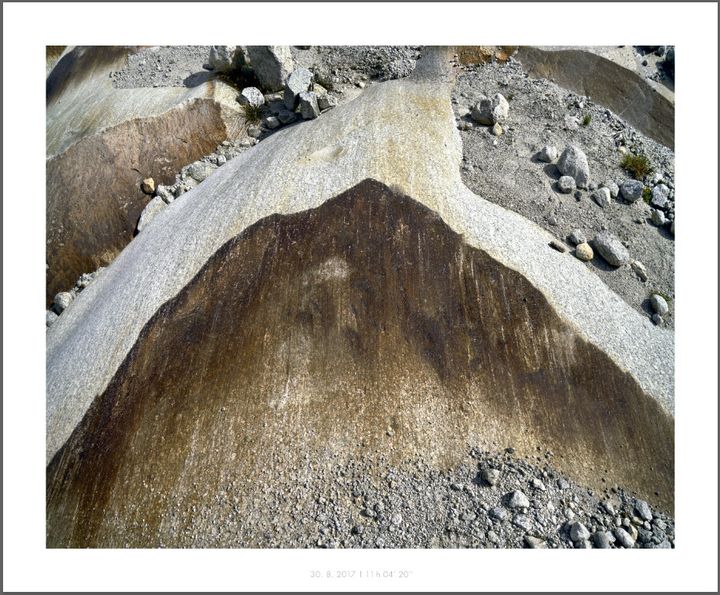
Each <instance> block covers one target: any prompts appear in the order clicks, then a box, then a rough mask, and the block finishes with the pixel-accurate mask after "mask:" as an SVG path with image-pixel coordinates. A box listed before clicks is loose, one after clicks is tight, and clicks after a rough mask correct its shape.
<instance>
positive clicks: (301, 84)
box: [283, 68, 315, 110]
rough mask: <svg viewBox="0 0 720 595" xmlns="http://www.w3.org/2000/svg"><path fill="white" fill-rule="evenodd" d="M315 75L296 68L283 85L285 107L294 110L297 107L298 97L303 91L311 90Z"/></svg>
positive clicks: (304, 69) (305, 69) (306, 70)
mask: <svg viewBox="0 0 720 595" xmlns="http://www.w3.org/2000/svg"><path fill="white" fill-rule="evenodd" d="M314 79H315V75H313V73H312V72H310V71H309V70H308V69H307V68H296V69H295V70H293V72H292V74H291V75H290V76H289V77H288V79H287V82H286V83H285V93H284V96H283V100H284V102H285V107H286V108H287V109H289V110H294V109H295V108H296V107H297V103H298V95H300V93H302V92H304V91H310V90H312V86H313V81H314Z"/></svg>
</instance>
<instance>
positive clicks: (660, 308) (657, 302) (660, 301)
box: [650, 293, 670, 316]
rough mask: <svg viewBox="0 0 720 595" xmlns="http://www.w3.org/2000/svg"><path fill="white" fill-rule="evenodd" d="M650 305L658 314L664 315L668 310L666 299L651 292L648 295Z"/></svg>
mask: <svg viewBox="0 0 720 595" xmlns="http://www.w3.org/2000/svg"><path fill="white" fill-rule="evenodd" d="M650 305H651V306H652V309H653V311H654V312H655V313H656V314H657V315H658V316H665V315H666V314H667V313H668V312H669V311H670V306H668V303H667V300H665V298H664V297H663V296H661V295H659V294H657V293H653V294H652V295H651V296H650Z"/></svg>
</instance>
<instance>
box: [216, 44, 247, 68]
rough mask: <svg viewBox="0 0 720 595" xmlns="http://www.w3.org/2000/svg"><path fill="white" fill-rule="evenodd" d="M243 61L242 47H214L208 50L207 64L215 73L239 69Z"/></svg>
mask: <svg viewBox="0 0 720 595" xmlns="http://www.w3.org/2000/svg"><path fill="white" fill-rule="evenodd" d="M244 61H245V53H244V51H243V48H242V46H236V45H214V46H212V47H211V48H210V56H209V57H208V64H209V66H210V68H211V69H212V70H214V71H215V72H230V71H232V70H236V69H238V68H240V67H241V66H242V65H243V63H244Z"/></svg>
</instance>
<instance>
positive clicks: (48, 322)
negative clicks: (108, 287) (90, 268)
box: [45, 267, 105, 327]
mask: <svg viewBox="0 0 720 595" xmlns="http://www.w3.org/2000/svg"><path fill="white" fill-rule="evenodd" d="M103 270H105V267H100V268H99V269H97V270H96V271H94V272H92V273H83V274H82V275H80V278H79V279H78V280H77V282H76V283H75V286H74V287H73V288H72V289H70V290H69V291H61V292H60V293H58V294H57V295H56V296H55V298H54V299H53V303H52V305H51V306H50V309H49V310H47V311H46V312H45V326H46V327H50V326H52V325H53V323H55V321H56V320H57V319H58V317H59V316H60V315H61V314H62V313H63V312H64V311H65V309H66V308H67V307H68V306H69V305H70V304H71V303H72V301H73V300H74V299H75V297H76V296H77V294H78V293H80V292H81V291H82V290H83V289H85V288H86V287H87V286H88V285H90V283H92V282H93V281H95V279H97V277H98V275H99V274H100V273H102V272H103Z"/></svg>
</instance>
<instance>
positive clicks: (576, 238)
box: [568, 229, 587, 246]
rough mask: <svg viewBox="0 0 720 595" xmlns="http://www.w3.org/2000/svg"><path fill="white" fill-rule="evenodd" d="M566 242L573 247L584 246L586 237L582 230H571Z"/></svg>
mask: <svg viewBox="0 0 720 595" xmlns="http://www.w3.org/2000/svg"><path fill="white" fill-rule="evenodd" d="M568 241H569V242H570V243H571V244H572V245H573V246H577V245H578V244H584V243H585V242H587V236H586V235H585V232H584V231H583V230H582V229H573V230H572V231H571V232H570V235H569V236H568Z"/></svg>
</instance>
